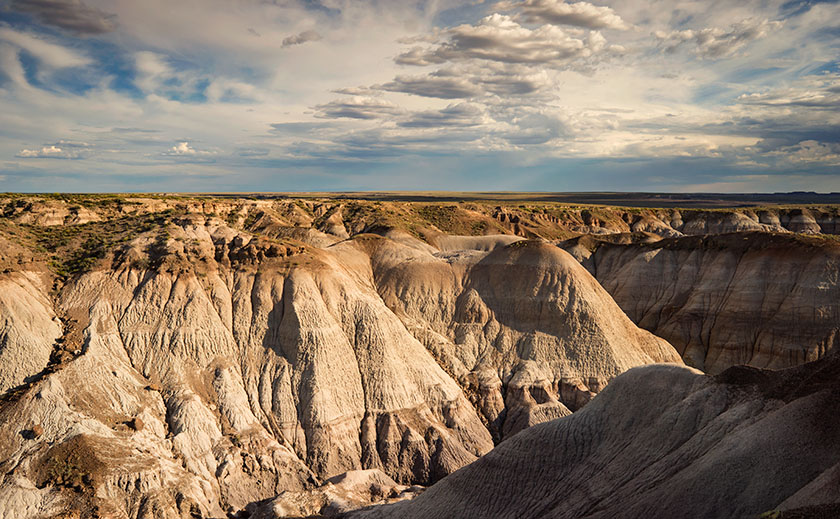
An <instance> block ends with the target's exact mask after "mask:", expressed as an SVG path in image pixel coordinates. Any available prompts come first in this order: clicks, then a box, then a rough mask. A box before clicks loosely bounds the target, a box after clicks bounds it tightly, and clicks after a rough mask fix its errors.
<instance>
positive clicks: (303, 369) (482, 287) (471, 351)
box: [0, 195, 840, 519]
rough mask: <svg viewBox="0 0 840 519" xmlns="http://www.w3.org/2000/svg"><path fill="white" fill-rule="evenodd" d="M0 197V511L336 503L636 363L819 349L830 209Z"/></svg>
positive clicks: (519, 425) (166, 511)
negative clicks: (785, 317)
mask: <svg viewBox="0 0 840 519" xmlns="http://www.w3.org/2000/svg"><path fill="white" fill-rule="evenodd" d="M0 203H2V207H3V217H2V218H0V267H2V273H1V274H0V323H2V327H0V361H2V362H0V391H2V393H3V395H2V403H0V460H2V470H0V474H3V475H0V517H32V518H36V517H50V516H53V515H56V514H58V513H60V512H64V511H67V510H75V511H77V512H78V513H79V514H81V516H84V517H130V518H132V519H134V518H141V517H191V516H201V517H223V516H225V514H235V513H238V512H240V511H242V510H243V509H245V508H246V507H248V510H249V512H242V513H250V511H254V510H257V513H261V514H268V515H265V516H266V517H270V516H272V514H273V516H283V515H289V516H294V515H295V514H297V515H298V516H305V515H311V514H317V513H320V512H321V511H322V510H332V511H341V510H345V509H348V508H352V507H353V506H358V505H360V504H366V503H369V502H371V501H377V500H388V499H398V498H400V497H399V496H402V495H403V494H400V492H403V491H406V492H408V494H406V495H410V494H411V491H409V490H406V488H407V486H408V485H412V484H421V485H428V484H431V483H434V482H435V481H437V480H439V479H440V478H442V477H444V476H446V475H447V474H449V473H451V472H453V471H455V470H457V469H458V468H460V467H462V466H464V465H466V464H469V463H471V462H472V461H474V460H476V459H477V458H478V457H480V456H482V455H484V454H486V453H487V452H489V451H490V450H491V449H492V448H493V447H494V445H495V444H498V443H499V442H500V441H502V440H504V439H506V438H510V437H511V436H513V435H514V434H516V433H518V432H519V431H522V430H523V429H525V428H527V427H529V426H531V425H534V424H537V423H541V422H545V421H547V420H551V419H554V418H558V417H563V416H566V415H569V414H571V413H572V412H573V411H577V410H578V409H580V408H582V407H583V406H584V405H585V404H586V403H587V402H589V401H590V400H591V399H592V398H593V396H594V395H595V394H597V393H599V392H600V391H601V390H602V389H603V388H604V387H606V386H607V384H608V383H609V382H610V381H611V380H612V379H613V378H615V377H616V376H618V375H619V374H621V373H622V372H624V371H626V370H628V369H630V368H633V367H635V366H640V365H644V364H651V363H660V362H671V363H681V360H680V355H679V353H682V354H683V355H684V356H685V358H686V360H687V361H688V362H689V363H691V364H694V365H700V366H702V367H704V368H705V369H709V370H712V371H720V370H723V369H725V368H726V367H728V366H729V365H731V364H735V363H740V362H744V361H748V362H752V363H754V364H758V365H762V366H771V367H781V366H784V365H790V364H797V363H801V362H803V361H805V360H809V359H811V358H817V357H820V356H822V355H824V354H825V353H826V352H828V351H830V350H831V349H833V348H834V339H833V338H834V337H835V334H834V332H833V330H834V329H835V328H833V327H836V326H837V325H836V323H837V322H838V320H837V318H836V314H837V312H838V310H837V305H836V303H834V302H833V301H835V300H836V297H834V296H835V295H836V290H837V288H836V282H837V281H836V280H837V264H836V263H834V262H833V261H834V260H833V258H834V254H835V252H834V251H835V248H834V245H833V241H832V238H831V237H826V236H824V235H815V236H814V237H810V238H809V237H807V236H805V235H804V234H802V233H809V234H815V233H819V232H823V233H828V232H831V233H833V232H836V231H840V228H838V227H836V222H837V221H838V220H837V211H836V209H834V208H831V207H827V208H770V209H763V210H750V209H739V210H731V211H724V210H714V211H710V210H685V211H677V210H672V209H668V210H649V209H644V210H640V209H622V208H604V207H579V206H569V205H561V204H551V203H534V204H528V203H525V204H521V203H517V204H515V205H499V204H497V203H482V202H470V203H460V204H459V203H420V202H378V201H365V200H341V201H336V200H329V199H323V200H318V199H285V198H282V199H261V200H249V199H215V198H212V197H202V198H181V197H120V196H72V195H58V196H21V195H9V196H7V197H6V198H5V199H3V200H0ZM708 233H736V234H727V235H722V236H721V237H719V238H714V239H712V240H711V241H710V240H709V239H708V238H704V237H701V235H702V236H705V235H706V234H708ZM745 233H752V234H745ZM751 236H752V237H753V238H751ZM755 236H759V238H755ZM569 240H571V241H569ZM587 240H589V241H587ZM715 240H717V241H715ZM750 240H753V241H750ZM755 240H764V241H767V240H769V242H770V243H771V245H772V246H753V244H754V242H755ZM744 243H746V244H747V245H744ZM761 243H764V242H761ZM815 243H818V244H819V245H814V244H815ZM558 244H559V245H561V246H560V247H558ZM773 244H775V245H773ZM564 249H566V250H568V251H569V252H571V254H569V253H568V252H566V250H564ZM657 251H659V252H657ZM744 251H750V254H754V257H753V256H749V254H747V253H746V252H744ZM713 253H714V254H716V255H713ZM730 256H732V258H734V259H732V258H730ZM721 258H723V259H721ZM745 258H746V259H745ZM744 262H746V263H744ZM707 264H709V266H707ZM756 265H757V266H756ZM748 267H749V268H748ZM727 268H729V269H730V270H731V271H732V272H730V270H726V269H727ZM767 268H772V269H781V270H780V272H781V273H782V274H780V275H779V276H777V277H771V278H768V276H767V275H766V269H767ZM587 269H589V270H587ZM800 271H803V272H808V274H807V275H797V276H794V275H793V274H794V273H797V272H800ZM689 273H692V276H693V277H692V276H690V275H688V274H689ZM593 274H594V276H593ZM726 276H729V278H728V279H730V281H728V282H727V286H729V287H730V288H729V289H727V290H722V289H720V288H719V285H720V284H721V283H723V281H721V280H724V279H727V278H726ZM596 278H597V279H596ZM733 279H734V280H737V281H732V280H733ZM761 280H764V281H762V282H760V281H761ZM599 281H600V282H599ZM739 282H743V283H745V287H746V288H745V287H739V285H738V284H737V283H739ZM602 285H603V286H604V287H606V288H607V290H605V289H604V288H602ZM663 294H664V295H663ZM733 294H741V295H740V296H739V297H735V296H733ZM666 296H667V297H666ZM613 297H615V300H614V299H613ZM821 297H822V298H823V299H820V298H821ZM780 298H781V299H780ZM832 298H833V299H832ZM616 301H618V304H617V303H616ZM759 303H760V304H759ZM809 305H812V306H813V309H814V310H813V311H811V313H809V311H808V308H810V306H809ZM622 308H623V310H624V311H622ZM787 308H791V310H790V312H789V313H790V315H789V317H788V320H787V321H785V320H781V322H780V321H779V315H780V314H783V313H784V312H786V311H788V310H786V309H787ZM625 312H627V315H625ZM628 315H629V316H630V317H629V318H628ZM652 316H655V317H652ZM723 316H731V318H729V320H727V318H724V317H723ZM631 318H632V319H633V320H635V322H636V324H634V322H633V321H631ZM747 321H748V322H749V323H752V324H751V325H750V326H752V327H751V328H745V325H744V323H745V322H747ZM637 324H638V325H639V326H641V327H642V328H647V329H648V330H652V331H654V333H656V334H657V335H660V336H662V337H665V338H666V339H668V340H669V341H672V343H673V344H674V345H675V346H677V350H675V349H674V348H673V347H672V346H671V344H669V343H668V342H667V341H666V340H663V339H662V338H660V337H658V336H656V335H653V334H652V333H650V332H649V331H646V330H645V329H642V328H639V327H637ZM803 324H807V326H808V328H807V329H806V328H805V327H804V326H801V325H803ZM744 334H747V335H749V334H755V336H756V337H758V338H757V339H756V340H754V341H753V342H745V341H744V340H743V337H744V336H745V335H744ZM759 339H760V340H759ZM678 352H679V353H678ZM505 443H507V442H505ZM348 471H349V472H348ZM359 471H366V472H359ZM342 474H344V475H343V476H342ZM336 478H337V479H336ZM327 480H330V482H327V483H326V484H324V483H325V482H326V481H327ZM322 484H324V485H323V486H321V485H322ZM373 488H376V489H379V490H377V491H375V492H374V491H373V490H371V489H373ZM359 489H361V490H359ZM278 494H280V496H279V497H277V498H276V499H275V496H277V495H278ZM348 496H350V497H348ZM271 499H274V500H273V501H266V503H269V504H270V507H269V508H271V510H273V511H266V510H268V508H265V507H263V508H259V509H255V508H254V503H255V502H257V501H261V500H271ZM249 504H250V507H249ZM266 506H268V505H266ZM278 510H280V511H279V512H278ZM283 510H285V512H284V511H283Z"/></svg>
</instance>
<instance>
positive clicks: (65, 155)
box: [15, 141, 91, 159]
mask: <svg viewBox="0 0 840 519" xmlns="http://www.w3.org/2000/svg"><path fill="white" fill-rule="evenodd" d="M90 148H91V145H90V144H88V143H86V142H71V141H59V142H57V143H55V144H47V145H45V146H42V147H41V148H37V149H22V150H20V152H18V154H17V155H15V156H16V157H18V158H21V159H82V158H85V157H86V156H87V152H88V150H89V149H90Z"/></svg>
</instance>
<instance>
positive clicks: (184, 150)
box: [162, 141, 215, 157]
mask: <svg viewBox="0 0 840 519" xmlns="http://www.w3.org/2000/svg"><path fill="white" fill-rule="evenodd" d="M214 154H215V152H212V151H204V150H196V149H195V148H193V147H192V146H190V143H189V142H187V141H181V142H179V143H178V144H176V145H175V146H172V147H171V148H169V149H168V150H167V151H165V152H163V153H162V155H165V156H167V157H184V156H187V157H194V156H199V155H214Z"/></svg>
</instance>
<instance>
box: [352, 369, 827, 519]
mask: <svg viewBox="0 0 840 519" xmlns="http://www.w3.org/2000/svg"><path fill="white" fill-rule="evenodd" d="M838 416H840V355H838V354H837V353H835V354H833V355H831V356H829V357H825V358H823V359H821V360H819V361H816V362H814V363H811V364H807V365H804V366H801V367H797V368H791V369H789V370H786V371H780V372H769V371H763V370H759V369H756V368H749V367H733V368H730V369H728V370H726V371H724V372H723V373H722V374H720V375H719V376H717V377H709V376H705V375H702V374H701V373H699V372H697V371H695V370H693V369H690V368H686V367H679V366H645V367H640V368H634V369H632V370H630V371H628V372H627V373H624V374H623V375H620V376H619V377H618V378H616V379H615V380H614V381H613V382H612V383H611V384H610V385H609V386H608V387H607V388H606V389H605V390H604V391H603V392H601V393H600V394H599V395H598V396H597V397H595V399H594V400H593V401H592V402H591V403H590V404H589V405H587V406H586V407H584V408H583V409H582V410H580V411H578V412H576V413H574V414H573V415H571V416H569V417H566V418H563V419H560V420H555V421H552V422H548V423H544V424H541V425H537V426H535V427H532V428H530V429H528V430H526V431H524V432H522V433H520V434H518V435H516V436H514V437H513V438H510V439H508V440H506V441H504V442H503V443H502V444H500V445H499V446H498V447H497V448H496V449H494V450H493V451H492V452H491V453H489V454H487V455H486V456H484V457H482V458H481V459H479V460H478V461H476V462H475V463H473V464H471V465H469V466H467V467H464V468H463V469H461V470H459V471H457V472H455V473H454V474H451V475H450V476H448V477H446V478H444V479H443V480H442V481H440V482H438V483H437V484H436V485H434V486H432V487H431V488H429V489H428V490H426V491H425V492H424V493H423V494H421V495H420V496H419V497H417V498H415V499H414V500H412V501H408V502H404V503H398V504H395V505H386V506H381V507H375V508H372V509H369V510H364V511H359V512H355V513H350V514H348V517H350V518H352V519H374V518H385V517H387V518H389V519H401V518H406V519H408V518H411V519H422V518H429V519H431V518H435V519H439V518H448V517H452V518H455V517H495V518H500V519H501V518H522V519H526V518H542V517H556V518H578V517H587V518H593V519H594V518H614V517H615V518H624V517H627V518H638V517H721V518H726V517H733V518H735V517H737V518H741V517H758V516H759V515H760V514H762V513H765V512H771V513H769V514H768V515H767V517H788V516H790V517H835V516H836V514H837V512H838V511H840V486H838V485H837V482H838V477H840V422H838V420H837V417H838ZM799 513H802V514H803V515H798V514H799ZM786 514H789V515H786ZM762 517H765V516H762Z"/></svg>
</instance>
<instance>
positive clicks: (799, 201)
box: [21, 191, 840, 209]
mask: <svg viewBox="0 0 840 519" xmlns="http://www.w3.org/2000/svg"><path fill="white" fill-rule="evenodd" d="M21 194H22V195H24V196H26V195H29V194H23V193H21ZM115 194H116V193H115ZM31 195H35V194H34V193H31ZM52 195H53V196H57V197H61V196H62V194H52ZM65 195H70V193H67V194H65ZM74 195H75V194H74ZM78 195H80V196H85V195H84V194H81V193H78ZM103 195H104V194H90V196H92V197H96V196H103ZM120 195H122V196H128V197H155V198H157V197H166V198H168V197H188V198H224V199H237V198H252V199H262V200H271V199H288V198H296V199H329V200H369V201H382V202H463V201H474V202H479V201H481V202H554V203H562V204H581V205H606V206H622V207H650V208H656V207H661V208H671V207H684V208H697V209H702V208H731V207H752V206H766V205H793V204H796V205H812V204H820V205H836V204H840V193H835V192H832V193H816V192H811V191H807V192H806V191H794V192H788V193H646V192H638V193H623V192H606V191H605V192H514V191H495V192H489V191H488V192H481V191H341V192H239V193H198V192H196V193H174V192H161V193H122V194H120Z"/></svg>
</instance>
